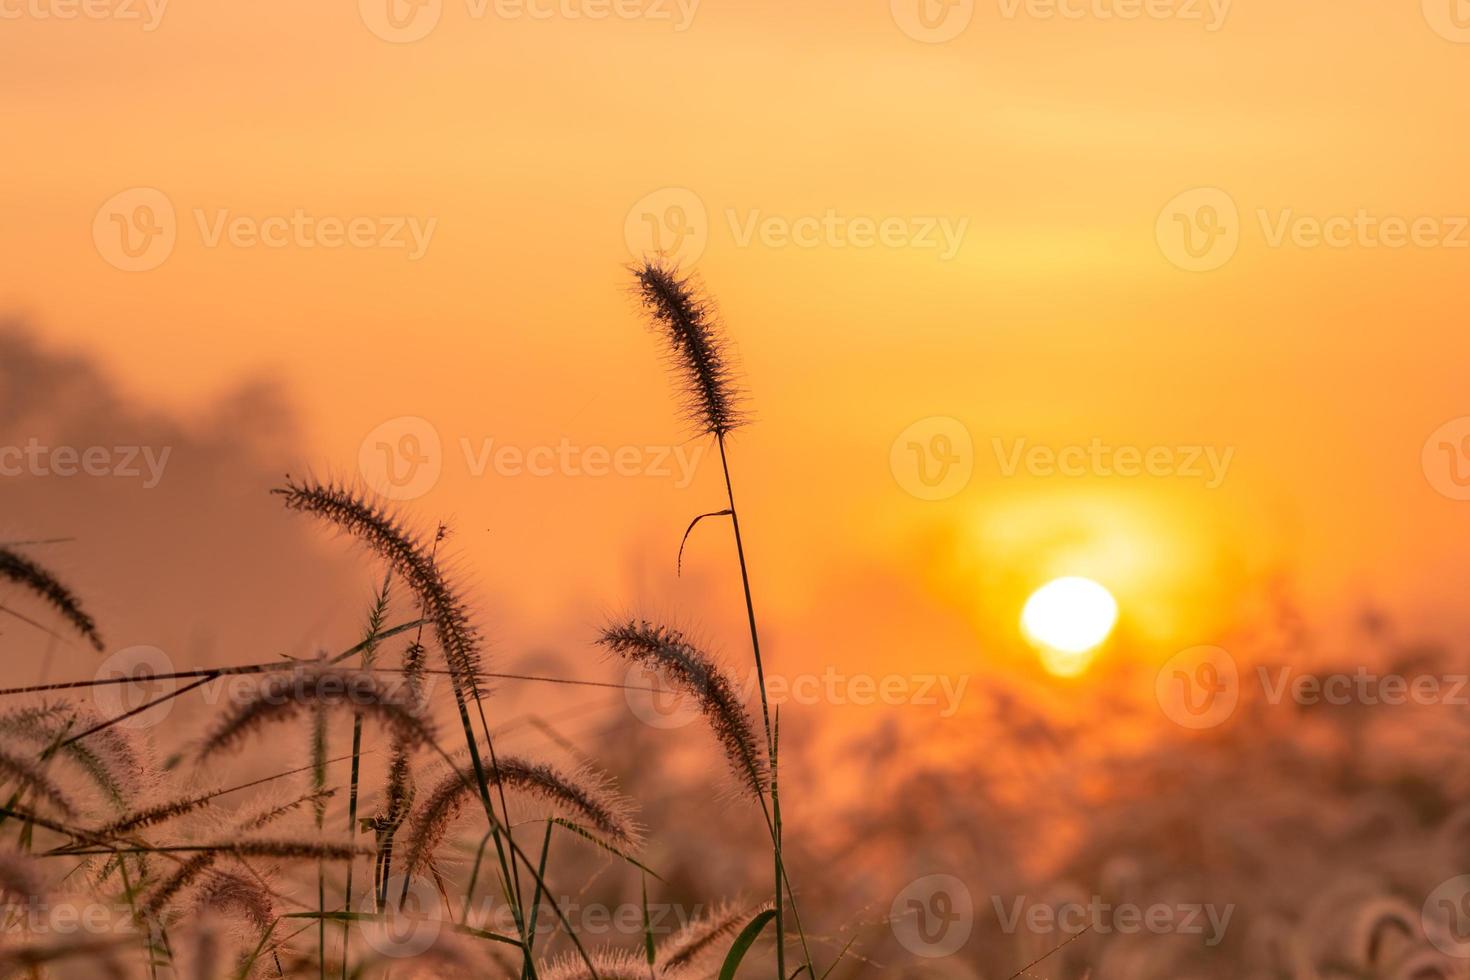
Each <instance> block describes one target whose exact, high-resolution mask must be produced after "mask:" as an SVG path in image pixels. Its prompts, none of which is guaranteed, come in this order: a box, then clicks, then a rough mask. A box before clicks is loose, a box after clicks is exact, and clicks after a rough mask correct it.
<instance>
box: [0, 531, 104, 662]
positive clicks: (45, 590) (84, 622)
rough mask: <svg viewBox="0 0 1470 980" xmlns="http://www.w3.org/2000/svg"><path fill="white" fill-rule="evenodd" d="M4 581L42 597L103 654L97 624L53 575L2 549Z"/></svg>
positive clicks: (0, 568) (0, 575) (0, 571)
mask: <svg viewBox="0 0 1470 980" xmlns="http://www.w3.org/2000/svg"><path fill="white" fill-rule="evenodd" d="M0 579H6V580H9V581H11V582H14V583H16V584H17V585H19V586H21V587H22V588H25V589H27V590H28V591H30V592H32V593H34V594H35V595H37V596H39V597H40V598H41V599H42V600H44V601H45V602H46V603H47V604H49V605H50V606H51V607H52V608H53V609H55V610H56V611H57V612H58V613H60V614H61V617H62V618H63V619H65V620H66V621H67V622H68V623H70V624H71V626H72V628H73V629H75V630H76V631H77V632H78V633H80V634H81V635H82V636H83V637H84V638H85V639H86V640H87V642H88V643H90V644H92V648H93V649H95V650H96V651H97V652H98V653H101V652H102V650H103V643H102V636H101V634H100V633H98V632H97V624H96V622H95V621H94V620H93V619H92V617H91V616H89V615H88V614H87V613H86V612H85V611H84V610H83V609H82V603H81V600H80V599H78V598H77V596H76V593H74V592H72V590H71V589H69V588H67V587H66V586H65V585H63V584H62V583H61V581H60V580H59V579H58V578H57V577H56V576H55V575H53V574H51V572H49V571H47V570H46V569H45V568H42V567H41V566H40V565H38V564H36V563H35V562H34V561H32V560H31V559H29V558H27V557H26V556H25V555H22V554H20V553H19V552H17V551H13V550H11V549H10V548H3V547H0Z"/></svg>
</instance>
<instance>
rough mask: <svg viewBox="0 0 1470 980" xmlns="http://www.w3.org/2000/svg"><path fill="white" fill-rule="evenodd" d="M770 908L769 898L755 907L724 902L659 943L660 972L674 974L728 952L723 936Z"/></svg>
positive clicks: (729, 934)
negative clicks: (723, 942)
mask: <svg viewBox="0 0 1470 980" xmlns="http://www.w3.org/2000/svg"><path fill="white" fill-rule="evenodd" d="M768 908H770V903H769V902H767V903H765V904H763V905H759V906H757V907H755V908H747V907H744V906H742V905H739V904H736V903H733V902H731V903H724V904H721V905H718V906H716V907H715V908H713V909H711V910H710V911H709V912H708V913H707V914H705V915H702V916H700V917H699V918H698V919H695V920H694V921H693V922H690V923H689V924H688V925H686V926H684V927H683V928H682V929H680V930H679V931H678V932H676V933H674V934H673V935H672V936H670V937H669V938H668V939H666V940H664V941H663V942H662V943H660V944H659V947H658V964H659V968H658V970H659V976H661V977H671V976H674V975H677V973H678V972H679V971H680V970H683V969H686V968H692V967H693V966H695V965H696V964H699V963H702V962H704V961H706V960H707V959H709V958H710V957H714V956H718V955H720V954H722V953H723V952H725V950H726V949H727V948H728V944H721V942H720V940H722V939H725V938H726V937H728V936H732V935H734V934H735V932H737V931H738V930H739V929H741V928H743V927H744V926H745V924H746V923H747V922H749V921H750V920H751V919H752V918H754V917H755V916H757V915H759V914H760V913H762V912H764V911H765V910H766V909H768Z"/></svg>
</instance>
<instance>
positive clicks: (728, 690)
mask: <svg viewBox="0 0 1470 980" xmlns="http://www.w3.org/2000/svg"><path fill="white" fill-rule="evenodd" d="M597 642H598V643H599V644H600V645H601V646H603V647H605V648H607V649H608V650H611V651H612V652H613V653H615V654H617V655H618V656H620V657H622V658H623V659H625V660H629V661H632V662H633V663H637V664H639V665H641V666H643V667H644V668H646V669H649V670H654V671H657V672H660V673H661V674H662V675H663V676H665V677H667V678H668V680H669V682H670V683H671V684H673V685H674V686H675V687H676V688H678V689H679V690H681V691H683V692H684V693H685V694H687V695H689V696H691V697H693V698H694V700H695V703H696V704H697V705H698V707H699V711H700V713H701V714H702V715H704V717H705V720H706V722H708V724H709V726H710V728H711V729H712V730H713V731H714V733H715V737H716V738H718V739H719V740H720V744H721V745H722V746H723V747H724V749H725V756H726V758H727V759H729V762H730V767H731V769H733V770H734V772H735V775H736V777H737V778H738V779H739V780H740V781H741V783H742V784H743V785H744V786H745V787H746V788H748V789H749V790H750V791H751V792H752V793H753V794H755V796H756V797H760V796H761V795H762V794H763V793H764V792H765V789H766V784H767V768H766V763H765V759H764V758H763V757H762V754H761V750H760V743H759V741H758V740H757V739H756V735H755V729H754V727H753V726H752V724H751V720H750V716H749V715H748V714H746V711H745V707H744V706H743V705H742V704H741V703H740V699H739V698H738V697H736V695H735V686H734V685H733V684H731V683H730V680H729V678H727V677H726V676H725V675H724V674H723V673H722V672H721V671H720V669H719V667H717V666H716V665H715V662H714V661H713V660H712V659H711V658H710V657H709V656H708V655H707V654H705V653H704V652H702V651H701V650H699V648H697V647H696V646H695V645H694V644H693V643H691V642H690V641H689V640H688V639H687V638H686V637H685V636H684V634H683V633H681V632H680V631H678V630H676V629H670V628H669V627H666V626H658V625H655V624H653V623H650V622H648V621H646V620H635V621H631V622H627V623H619V624H617V625H615V626H609V627H607V628H605V629H604V630H603V631H602V635H601V636H600V637H599V638H598V640H597Z"/></svg>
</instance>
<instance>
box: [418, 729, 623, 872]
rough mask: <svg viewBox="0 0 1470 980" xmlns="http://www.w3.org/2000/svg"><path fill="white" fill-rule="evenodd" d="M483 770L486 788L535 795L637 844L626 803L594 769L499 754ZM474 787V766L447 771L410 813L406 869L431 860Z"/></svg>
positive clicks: (611, 835) (612, 835)
mask: <svg viewBox="0 0 1470 980" xmlns="http://www.w3.org/2000/svg"><path fill="white" fill-rule="evenodd" d="M498 763H499V764H498V765H496V766H493V767H491V768H487V769H486V770H485V781H486V783H487V784H488V785H490V786H499V787H503V788H505V789H511V790H517V791H519V792H522V793H526V794H528V795H530V796H534V797H536V798H537V799H540V800H542V801H543V802H546V803H550V804H551V805H552V806H554V807H556V808H557V809H559V810H561V811H563V812H564V813H566V814H567V815H569V816H573V817H575V818H577V819H579V820H583V821H585V822H586V823H587V824H589V825H590V826H591V827H592V828H594V829H596V830H598V831H600V832H601V833H603V834H605V835H607V836H608V837H609V838H611V839H612V840H613V841H615V842H616V843H619V844H628V845H636V844H637V842H638V839H639V836H640V832H639V830H638V828H637V827H636V826H635V825H634V824H633V823H632V821H631V820H630V819H629V817H628V803H627V801H626V800H625V799H623V797H621V796H619V795H617V794H616V793H614V792H612V791H611V790H610V789H608V787H607V785H606V780H605V779H604V778H603V777H601V776H600V775H599V774H598V773H596V772H594V771H593V770H589V769H583V770H579V771H578V772H576V773H574V774H572V775H570V776H568V775H565V774H563V773H561V772H559V771H558V770H557V769H555V768H554V767H552V766H549V765H545V764H542V763H533V762H527V761H525V760H523V759H517V758H513V757H506V758H501V759H500V760H498ZM477 788H478V782H477V776H476V773H475V770H474V768H473V767H469V768H465V769H460V770H455V771H453V772H449V773H447V774H446V775H445V776H444V778H443V779H441V780H440V781H439V782H438V784H437V785H436V786H435V787H434V789H433V791H432V792H430V793H429V795H428V796H427V797H426V798H425V799H424V801H423V803H421V804H420V805H419V808H418V809H417V810H416V811H415V812H414V814H413V819H412V822H411V823H410V826H409V836H408V840H409V846H408V867H409V871H410V872H418V871H422V870H423V869H424V868H425V867H427V866H428V865H429V863H430V862H431V861H432V860H433V856H434V852H435V850H437V849H438V847H439V845H440V844H441V843H442V842H443V841H444V838H445V836H446V835H447V834H448V832H449V827H450V825H451V824H453V823H454V820H455V818H457V817H458V816H459V814H460V812H461V811H462V810H463V808H464V806H465V803H466V802H467V801H468V800H469V799H470V797H471V794H472V793H473V792H475V791H476V790H477Z"/></svg>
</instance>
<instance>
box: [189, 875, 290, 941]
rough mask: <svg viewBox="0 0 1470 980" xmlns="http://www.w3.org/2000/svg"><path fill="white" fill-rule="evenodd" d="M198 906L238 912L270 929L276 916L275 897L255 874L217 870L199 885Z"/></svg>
mask: <svg viewBox="0 0 1470 980" xmlns="http://www.w3.org/2000/svg"><path fill="white" fill-rule="evenodd" d="M196 908H198V909H200V910H201V911H204V910H207V911H210V912H219V913H238V914H240V915H242V916H244V917H245V918H246V919H248V920H250V922H251V923H252V924H253V925H254V926H255V927H256V928H257V929H260V930H262V931H264V930H266V929H269V928H270V925H271V923H272V922H273V921H275V917H276V912H275V908H276V903H275V898H274V897H273V896H272V895H271V893H270V889H269V888H267V887H266V885H265V883H264V882H263V881H261V880H260V879H259V878H258V877H256V876H255V875H253V874H252V875H242V874H235V873H234V872H232V871H216V872H213V873H211V874H210V875H209V878H208V879H207V880H206V881H205V883H204V885H203V886H202V887H201V888H200V889H199V898H198V900H197V902H196Z"/></svg>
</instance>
